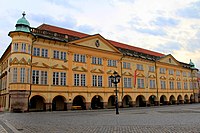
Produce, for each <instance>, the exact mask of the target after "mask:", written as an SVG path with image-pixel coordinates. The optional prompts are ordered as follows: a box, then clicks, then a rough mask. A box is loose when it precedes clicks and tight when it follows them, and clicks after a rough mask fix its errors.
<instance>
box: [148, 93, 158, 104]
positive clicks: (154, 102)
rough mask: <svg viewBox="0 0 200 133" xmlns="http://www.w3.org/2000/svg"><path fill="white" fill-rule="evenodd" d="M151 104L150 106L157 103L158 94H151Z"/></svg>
mask: <svg viewBox="0 0 200 133" xmlns="http://www.w3.org/2000/svg"><path fill="white" fill-rule="evenodd" d="M149 105H150V106H152V105H153V106H154V105H156V96H155V95H151V96H150V97H149Z"/></svg>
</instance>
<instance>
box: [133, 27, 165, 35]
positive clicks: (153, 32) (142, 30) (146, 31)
mask: <svg viewBox="0 0 200 133" xmlns="http://www.w3.org/2000/svg"><path fill="white" fill-rule="evenodd" d="M135 30H136V31H137V32H140V33H144V34H149V35H153V36H165V35H166V32H165V31H164V30H163V29H148V28H135Z"/></svg>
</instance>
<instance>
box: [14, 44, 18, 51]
mask: <svg viewBox="0 0 200 133" xmlns="http://www.w3.org/2000/svg"><path fill="white" fill-rule="evenodd" d="M14 51H15V52H17V51H18V43H15V44H14Z"/></svg>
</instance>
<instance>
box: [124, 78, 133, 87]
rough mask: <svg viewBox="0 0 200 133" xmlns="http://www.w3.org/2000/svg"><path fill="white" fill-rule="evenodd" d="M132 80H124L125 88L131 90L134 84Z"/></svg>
mask: <svg viewBox="0 0 200 133" xmlns="http://www.w3.org/2000/svg"><path fill="white" fill-rule="evenodd" d="M131 81H132V80H131V78H126V77H125V78H124V87H125V88H131V85H132V82H131Z"/></svg>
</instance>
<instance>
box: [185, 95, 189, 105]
mask: <svg viewBox="0 0 200 133" xmlns="http://www.w3.org/2000/svg"><path fill="white" fill-rule="evenodd" d="M189 102H190V100H189V97H188V95H187V94H186V95H185V96H184V103H189Z"/></svg>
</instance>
